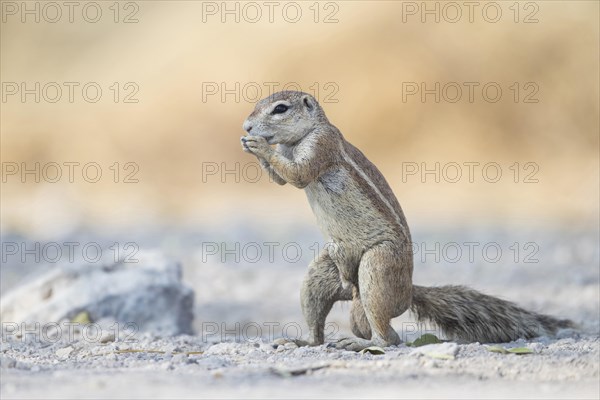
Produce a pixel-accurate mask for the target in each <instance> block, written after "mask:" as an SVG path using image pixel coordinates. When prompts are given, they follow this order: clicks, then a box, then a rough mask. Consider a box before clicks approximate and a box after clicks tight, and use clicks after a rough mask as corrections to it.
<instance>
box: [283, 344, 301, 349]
mask: <svg viewBox="0 0 600 400" xmlns="http://www.w3.org/2000/svg"><path fill="white" fill-rule="evenodd" d="M283 348H284V349H286V350H292V349H297V348H298V345H297V344H296V343H294V342H288V343H286V344H284V345H283Z"/></svg>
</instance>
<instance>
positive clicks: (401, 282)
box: [335, 243, 412, 351]
mask: <svg viewBox="0 0 600 400" xmlns="http://www.w3.org/2000/svg"><path fill="white" fill-rule="evenodd" d="M398 258H399V257H398V251H397V250H396V249H395V248H394V246H393V245H392V244H388V243H382V244H379V245H377V246H375V247H373V248H371V249H369V250H367V251H366V252H365V253H364V254H363V256H362V258H361V261H360V266H359V268H358V287H359V289H358V294H359V296H360V297H356V296H355V300H354V303H353V313H352V316H353V319H354V320H355V321H357V322H361V321H360V318H357V317H362V315H360V310H359V309H358V306H359V305H362V310H363V311H364V317H365V318H366V320H367V322H368V325H369V328H370V329H369V330H370V332H371V335H370V337H369V340H367V339H364V338H360V336H361V334H362V336H367V335H364V333H365V332H364V331H363V329H362V326H355V328H361V329H358V332H354V333H355V334H356V335H357V336H359V337H358V338H348V339H344V340H341V341H339V342H338V343H336V344H335V347H336V348H343V349H347V350H354V351H359V350H362V349H364V348H366V347H369V346H380V347H387V346H393V345H397V344H400V343H401V340H400V336H398V333H397V332H396V331H395V330H394V329H393V328H392V326H391V324H390V321H391V320H392V318H394V317H396V316H398V315H401V314H403V313H404V312H405V311H406V310H408V308H409V307H410V303H411V300H412V292H411V287H412V286H411V285H412V283H411V275H410V274H411V271H410V265H404V264H402V263H400V262H399V261H398ZM353 331H354V330H353Z"/></svg>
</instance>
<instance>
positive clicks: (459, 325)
mask: <svg viewBox="0 0 600 400" xmlns="http://www.w3.org/2000/svg"><path fill="white" fill-rule="evenodd" d="M412 300H413V301H412V306H411V311H412V312H413V313H415V314H416V316H417V318H418V320H419V321H424V320H430V321H433V322H435V323H436V324H437V326H438V327H439V328H440V329H441V330H442V331H443V332H444V333H445V334H446V335H447V336H448V338H449V339H454V340H461V341H467V342H480V343H503V342H510V341H513V340H516V339H519V338H524V339H527V338H532V337H537V336H550V335H554V334H555V333H556V331H557V330H558V329H559V328H573V327H574V324H573V322H571V321H569V320H559V319H556V318H554V317H551V316H548V315H543V314H537V313H534V312H531V311H527V310H524V309H522V308H520V307H518V306H517V305H516V304H514V303H511V302H509V301H505V300H501V299H498V298H496V297H492V296H488V295H485V294H483V293H480V292H477V291H475V290H472V289H469V288H467V287H464V286H440V287H423V286H413V299H412Z"/></svg>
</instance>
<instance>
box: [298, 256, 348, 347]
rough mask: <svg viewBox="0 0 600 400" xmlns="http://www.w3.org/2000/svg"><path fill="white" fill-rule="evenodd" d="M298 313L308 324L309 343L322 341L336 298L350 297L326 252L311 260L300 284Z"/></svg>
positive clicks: (346, 298) (337, 299) (323, 340)
mask: <svg viewBox="0 0 600 400" xmlns="http://www.w3.org/2000/svg"><path fill="white" fill-rule="evenodd" d="M300 298H301V303H302V313H303V314H304V319H305V320H306V322H307V324H308V327H309V335H310V337H309V340H308V343H309V344H310V345H313V346H316V345H319V344H323V343H324V342H325V320H326V318H327V315H328V314H329V311H331V307H333V304H334V303H335V302H336V301H340V300H351V299H352V293H351V290H350V288H348V289H344V288H343V287H342V281H341V279H340V274H339V270H338V268H337V266H336V264H335V263H334V262H333V260H332V259H331V258H330V257H329V254H328V253H327V251H322V252H321V254H320V255H319V257H318V258H317V259H316V260H315V261H313V262H312V263H311V264H310V266H309V268H308V274H307V275H306V278H305V279H304V282H303V283H302V291H301V294H300Z"/></svg>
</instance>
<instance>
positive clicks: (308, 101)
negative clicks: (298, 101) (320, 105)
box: [302, 96, 315, 111]
mask: <svg viewBox="0 0 600 400" xmlns="http://www.w3.org/2000/svg"><path fill="white" fill-rule="evenodd" d="M302 102H303V103H304V105H305V106H306V109H307V110H308V111H312V110H314V109H315V103H314V101H313V99H312V98H311V97H310V96H304V97H303V98H302Z"/></svg>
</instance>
